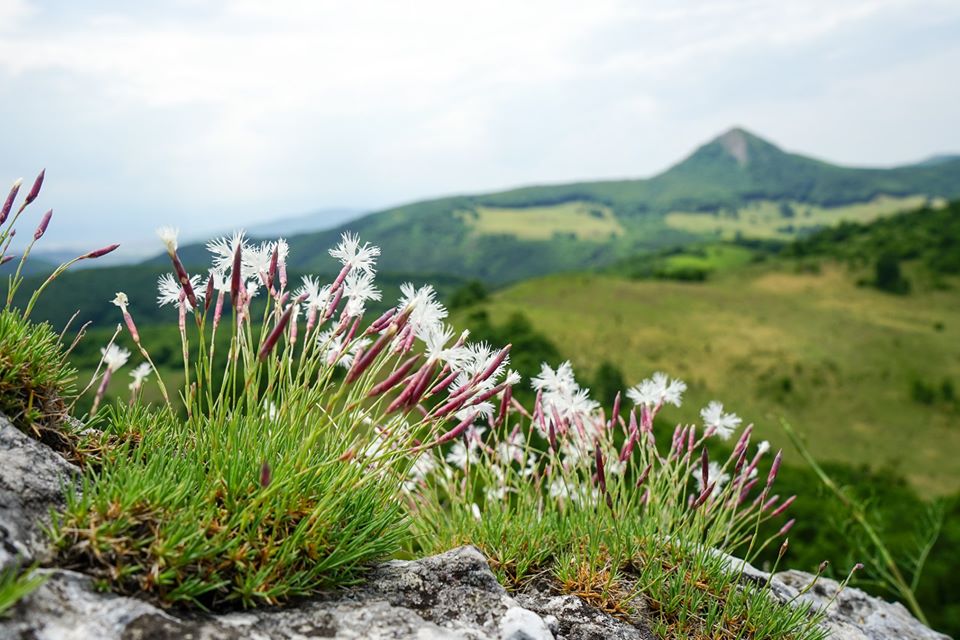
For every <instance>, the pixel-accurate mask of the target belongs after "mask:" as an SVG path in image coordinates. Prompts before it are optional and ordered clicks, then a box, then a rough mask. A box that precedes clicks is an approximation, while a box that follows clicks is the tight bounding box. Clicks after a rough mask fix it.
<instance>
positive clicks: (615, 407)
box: [610, 391, 620, 429]
mask: <svg viewBox="0 0 960 640" xmlns="http://www.w3.org/2000/svg"><path fill="white" fill-rule="evenodd" d="M619 415H620V392H619V391H617V397H616V398H614V399H613V413H612V414H611V415H610V428H611V429H613V427H614V425H616V424H617V417H618V416H619Z"/></svg>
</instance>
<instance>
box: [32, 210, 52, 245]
mask: <svg viewBox="0 0 960 640" xmlns="http://www.w3.org/2000/svg"><path fill="white" fill-rule="evenodd" d="M52 217H53V209H49V210H48V211H47V212H46V213H45V214H43V217H42V218H40V224H38V225H37V230H36V231H34V232H33V239H34V240H39V239H40V238H42V237H43V234H44V233H46V232H47V225H49V224H50V218H52Z"/></svg>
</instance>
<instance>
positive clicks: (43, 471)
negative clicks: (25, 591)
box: [0, 415, 77, 570]
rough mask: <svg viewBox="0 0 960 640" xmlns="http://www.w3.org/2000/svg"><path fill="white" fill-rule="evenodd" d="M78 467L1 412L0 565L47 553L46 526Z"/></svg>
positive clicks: (3, 567) (27, 560)
mask: <svg viewBox="0 0 960 640" xmlns="http://www.w3.org/2000/svg"><path fill="white" fill-rule="evenodd" d="M76 472H77V469H76V467H74V466H73V465H71V464H69V463H68V462H67V461H65V460H64V459H63V458H61V457H60V456H59V455H57V454H56V453H54V451H53V450H52V449H50V448H49V447H47V446H45V445H42V444H40V443H39V442H37V441H36V440H34V439H33V438H31V437H30V436H28V435H26V434H24V433H23V432H21V431H20V430H19V429H17V428H16V427H14V426H13V425H12V424H10V421H9V420H7V418H6V417H4V416H2V415H0V570H2V569H6V568H7V567H9V566H11V565H14V564H30V563H31V562H33V561H34V560H37V559H41V560H42V559H44V558H45V557H46V555H47V539H46V536H45V534H44V532H43V527H44V525H46V524H47V523H49V518H50V511H51V509H54V508H56V507H59V506H61V505H62V504H63V487H64V484H65V483H68V482H69V481H70V477H71V476H72V475H73V474H75V473H76Z"/></svg>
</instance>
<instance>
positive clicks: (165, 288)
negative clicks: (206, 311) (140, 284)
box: [157, 273, 203, 311]
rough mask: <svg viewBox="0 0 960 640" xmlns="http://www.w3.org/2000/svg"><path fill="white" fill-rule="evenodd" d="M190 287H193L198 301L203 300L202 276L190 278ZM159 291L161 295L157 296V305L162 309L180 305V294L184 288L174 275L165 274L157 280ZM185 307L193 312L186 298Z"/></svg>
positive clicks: (184, 300)
mask: <svg viewBox="0 0 960 640" xmlns="http://www.w3.org/2000/svg"><path fill="white" fill-rule="evenodd" d="M190 286H191V287H193V292H194V295H196V296H197V300H200V299H202V298H203V292H202V289H199V287H200V276H190ZM157 290H158V292H159V294H158V295H157V304H158V305H160V306H161V307H164V306H166V305H168V304H174V305H179V304H180V294H181V293H182V292H183V287H182V286H180V282H179V281H178V280H177V279H176V278H175V277H174V275H173V274H172V273H165V274H163V275H162V276H160V278H159V279H158V280H157ZM183 306H184V308H185V309H186V310H187V311H193V309H192V308H191V306H190V301H189V300H187V299H186V297H184V299H183Z"/></svg>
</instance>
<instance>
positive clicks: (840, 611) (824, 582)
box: [722, 554, 950, 640]
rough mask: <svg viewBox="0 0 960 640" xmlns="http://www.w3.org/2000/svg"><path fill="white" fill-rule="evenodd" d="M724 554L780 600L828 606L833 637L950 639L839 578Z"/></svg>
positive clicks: (733, 566) (898, 607)
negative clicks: (775, 569) (772, 568)
mask: <svg viewBox="0 0 960 640" xmlns="http://www.w3.org/2000/svg"><path fill="white" fill-rule="evenodd" d="M722 555H723V556H724V557H725V558H726V559H727V561H728V564H729V566H730V569H731V571H737V572H741V573H742V576H743V580H744V581H749V582H753V583H756V584H766V583H767V582H769V583H770V593H771V595H772V596H773V597H774V598H776V599H777V600H779V601H780V602H793V603H796V604H799V605H804V604H810V605H811V606H812V608H813V609H814V610H818V611H819V610H824V608H826V609H825V613H826V617H825V619H824V622H823V626H824V627H826V628H827V629H828V630H829V636H828V637H829V638H831V639H832V640H950V638H949V637H948V636H946V635H944V634H942V633H938V632H936V631H933V630H932V629H930V628H929V627H927V626H925V625H924V624H922V623H921V622H920V621H919V620H917V619H916V618H914V617H913V615H912V614H911V613H910V612H909V611H908V610H907V608H906V607H904V606H903V605H902V604H900V603H899V602H892V603H891V602H887V601H885V600H883V599H881V598H877V597H874V596H871V595H868V594H866V593H864V592H863V591H861V590H860V589H856V588H854V587H851V586H847V587H845V588H844V589H843V590H842V591H840V584H839V583H838V582H837V581H836V580H831V579H829V578H820V579H818V580H816V582H814V576H813V575H812V574H809V573H804V572H803V571H781V572H780V573H776V574H773V576H772V577H771V575H770V574H769V573H766V572H764V571H761V570H759V569H757V568H756V567H754V566H752V565H751V564H750V563H748V562H744V561H743V560H740V559H739V558H735V557H733V556H729V555H726V554H722ZM811 584H812V586H810V585H811ZM808 587H809V588H808ZM801 592H803V594H802V595H801ZM838 592H839V593H838Z"/></svg>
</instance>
